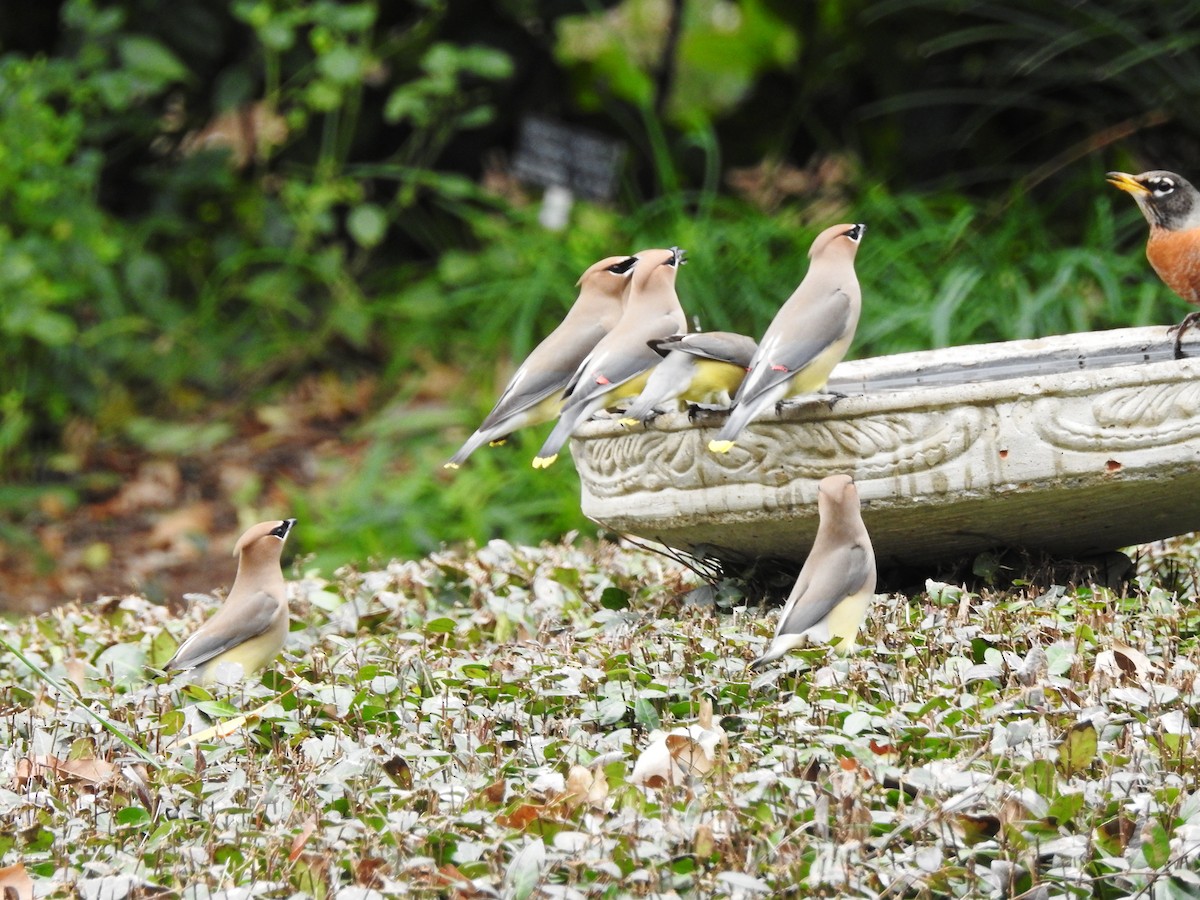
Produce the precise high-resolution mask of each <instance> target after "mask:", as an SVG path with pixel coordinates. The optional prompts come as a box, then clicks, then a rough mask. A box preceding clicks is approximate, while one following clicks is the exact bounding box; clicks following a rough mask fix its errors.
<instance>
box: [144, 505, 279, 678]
mask: <svg viewBox="0 0 1200 900" xmlns="http://www.w3.org/2000/svg"><path fill="white" fill-rule="evenodd" d="M295 524H296V520H295V519H284V520H283V521H282V522H279V521H276V522H260V523H259V524H257V525H254V526H252V527H251V528H249V529H247V530H246V533H245V534H243V535H242V536H241V537H240V538H238V542H237V544H236V545H235V546H234V548H233V555H234V556H236V557H238V567H237V575H236V576H235V577H234V579H233V587H232V588H230V589H229V596H228V597H226V598H225V602H224V603H223V604H221V608H220V609H219V610H217V614H216V615H215V616H213V617H212V618H211V619H209V620H208V621H207V622H205V623H204V624H203V625H201V626H200V627H199V628H198V629H197V630H196V631H195V633H194V634H192V635H191V636H190V637H189V638H188V639H187V640H185V641H184V642H183V643H182V644H180V645H179V649H178V650H176V651H175V655H174V656H172V657H171V659H170V661H169V662H168V663H167V665H166V666H165V668H166V670H167V671H168V672H169V671H171V670H172V669H197V670H198V672H197V674H198V676H199V680H200V681H201V682H202V683H204V684H212V683H213V682H216V681H221V682H229V681H237V680H240V679H241V678H242V677H243V676H245V675H249V674H250V673H251V672H253V671H255V670H257V669H260V668H262V667H263V666H265V665H266V664H267V663H269V662H270V661H271V660H273V659H274V658H275V656H276V655H277V654H278V653H279V651H280V650H282V649H283V642H284V641H285V640H286V639H287V634H288V604H287V584H286V583H285V582H284V580H283V571H282V570H281V569H280V567H279V557H280V554H282V553H283V542H284V541H286V540H287V536H288V534H289V533H290V532H291V530H292V526H294V525H295Z"/></svg>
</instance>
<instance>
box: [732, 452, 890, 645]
mask: <svg viewBox="0 0 1200 900" xmlns="http://www.w3.org/2000/svg"><path fill="white" fill-rule="evenodd" d="M817 511H818V513H819V514H820V522H819V524H818V525H817V539H816V540H815V541H814V542H813V547H812V550H811V551H810V552H809V554H808V559H806V560H805V561H804V566H803V567H802V568H801V569H800V576H799V577H798V578H797V579H796V585H795V587H793V588H792V592H791V594H789V595H788V599H787V603H786V604H785V605H784V607H783V613H782V614H781V615H780V617H779V627H777V628H776V629H775V638H774V639H773V640H772V641H771V646H770V647H768V648H767V652H766V653H764V654H763V655H762V656H760V657H759V658H758V659H756V660H754V662H752V663H751V664H750V666H751V668H759V667H761V666H764V665H766V664H767V663H769V662H772V661H773V660H776V659H779V657H781V656H783V655H784V654H785V653H787V652H788V651H789V650H792V649H794V648H796V647H801V646H803V645H804V644H806V643H807V642H808V641H809V640H814V641H832V640H835V639H836V640H837V643H836V644H835V645H834V650H836V651H837V652H838V653H843V654H845V653H849V652H850V651H851V650H853V649H854V641H855V638H856V637H857V635H858V629H859V626H860V625H862V622H863V619H864V618H866V615H867V605H868V604H869V603H870V601H871V597H872V596H874V594H875V551H874V550H873V549H872V548H871V538H870V536H869V535H868V534H867V528H866V526H865V525H864V524H863V520H862V512H861V510H860V508H859V502H858V490H857V489H856V488H855V487H854V481H853V480H852V479H851V478H850V476H849V475H830V476H829V477H828V478H823V479H822V480H821V483H820V484H818V485H817Z"/></svg>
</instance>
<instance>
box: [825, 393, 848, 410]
mask: <svg viewBox="0 0 1200 900" xmlns="http://www.w3.org/2000/svg"><path fill="white" fill-rule="evenodd" d="M846 396H847V395H846V394H843V393H842V392H841V391H825V392H824V393H823V394H821V395H820V397H819V399H820V401H821V402H822V403H824V404H825V405H826V406H827V407H829V408H830V409H833V408H834V407H835V406H837V403H838V401H839V400H845V399H846Z"/></svg>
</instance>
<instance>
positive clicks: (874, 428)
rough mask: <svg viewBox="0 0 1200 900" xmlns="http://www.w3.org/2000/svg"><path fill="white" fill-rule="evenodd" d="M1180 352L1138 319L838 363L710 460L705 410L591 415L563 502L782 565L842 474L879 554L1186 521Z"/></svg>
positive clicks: (919, 554)
mask: <svg viewBox="0 0 1200 900" xmlns="http://www.w3.org/2000/svg"><path fill="white" fill-rule="evenodd" d="M1184 352H1185V354H1186V357H1185V358H1184V359H1181V360H1176V359H1174V358H1173V357H1172V353H1171V338H1170V337H1168V335H1167V330H1166V329H1165V328H1162V327H1150V328H1128V329H1119V330H1114V331H1102V332H1088V333H1084V334H1068V335H1059V336H1055V337H1047V338H1040V339H1036V340H1023V341H1008V342H1004V343H996V344H980V345H972V346H964V347H949V348H945V349H941V350H928V351H921V352H917V353H903V354H897V355H894V356H883V357H875V358H873V359H862V360H855V361H852V362H846V363H842V364H841V365H840V366H838V368H837V369H836V370H834V373H833V377H832V378H831V379H830V382H829V387H830V389H831V390H834V391H838V392H840V393H843V394H845V395H847V396H846V397H845V398H844V399H841V400H839V401H837V403H836V404H834V405H833V406H832V408H830V406H829V405H828V404H826V403H824V402H821V401H812V400H799V401H793V402H790V403H788V404H786V405H785V407H784V408H783V409H782V410H781V411H780V413H779V414H778V415H774V414H772V415H769V416H764V417H763V418H760V419H759V420H758V421H756V422H754V423H752V424H751V425H750V426H748V427H747V428H746V429H745V430H744V431H743V432H742V435H741V437H740V439H739V440H738V443H737V446H735V447H734V448H733V450H731V451H730V452H729V453H727V454H715V453H712V452H710V451H709V450H708V449H707V444H708V441H709V439H710V438H711V437H712V436H713V435H714V434H715V433H716V427H718V426H719V424H720V422H721V420H722V419H723V416H724V414H723V413H704V414H702V417H700V418H699V419H698V420H697V421H696V422H694V423H693V422H691V421H689V419H688V417H687V416H686V415H685V414H683V413H672V414H669V415H664V416H660V417H659V418H657V419H655V420H654V421H653V422H652V423H651V424H650V425H649V426H647V427H645V428H642V427H634V428H629V427H626V426H623V425H621V424H619V423H618V422H617V421H616V420H597V421H593V422H590V423H588V424H587V425H585V426H584V427H583V428H581V429H580V430H579V432H578V434H577V436H576V438H575V439H574V440H573V441H572V454H573V456H574V459H575V465H576V467H577V468H578V470H579V474H580V480H581V482H582V505H583V511H584V513H585V514H586V515H587V516H588V517H590V518H591V519H593V520H595V521H596V522H598V523H600V524H602V525H603V526H605V527H607V528H610V529H613V530H615V531H618V532H624V533H630V534H634V535H638V536H640V537H642V538H646V539H650V540H655V541H660V542H662V543H664V544H667V545H669V546H672V547H676V548H678V549H681V550H685V551H687V552H689V553H692V554H694V555H698V556H709V557H716V558H718V559H722V560H726V561H730V562H744V561H746V560H750V559H755V558H764V557H766V558H779V559H784V560H794V561H796V562H797V563H798V562H799V561H801V560H803V558H804V557H805V555H806V554H807V553H808V550H809V548H810V547H811V546H812V540H813V536H814V535H815V533H816V526H817V511H816V492H817V482H818V481H820V480H821V478H823V477H825V476H826V475H830V474H832V473H835V472H846V473H849V474H851V475H852V476H853V477H854V479H855V481H856V482H857V484H858V491H859V495H860V497H861V498H862V501H863V519H864V520H865V522H866V524H867V528H868V530H869V531H870V532H871V538H872V542H873V544H874V546H875V552H876V554H877V556H878V557H879V561H880V563H881V564H882V565H885V566H886V565H897V564H899V565H924V564H929V563H935V562H938V561H943V560H950V559H959V558H961V557H963V556H966V555H970V554H973V553H977V552H980V551H983V550H986V549H991V548H998V547H1019V548H1028V549H1031V550H1039V551H1044V552H1047V553H1049V554H1051V555H1053V556H1056V557H1063V558H1081V557H1085V556H1089V555H1092V554H1098V553H1103V552H1105V551H1109V550H1113V549H1117V548H1121V547H1127V546H1130V545H1133V544H1138V543H1144V542H1147V541H1152V540H1157V539H1159V538H1163V537H1168V536H1171V535H1175V534H1181V533H1184V532H1189V531H1195V530H1200V501H1198V500H1197V499H1196V498H1197V497H1198V496H1200V343H1198V342H1196V341H1187V342H1185V344H1184ZM1194 356H1195V357H1198V358H1192V357H1194Z"/></svg>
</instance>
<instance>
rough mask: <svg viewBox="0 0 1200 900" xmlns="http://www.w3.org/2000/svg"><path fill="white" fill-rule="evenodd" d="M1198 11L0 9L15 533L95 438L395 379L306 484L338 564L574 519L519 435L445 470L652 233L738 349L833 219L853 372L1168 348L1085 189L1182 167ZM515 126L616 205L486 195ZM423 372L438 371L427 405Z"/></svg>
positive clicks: (1161, 307)
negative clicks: (1078, 343)
mask: <svg viewBox="0 0 1200 900" xmlns="http://www.w3.org/2000/svg"><path fill="white" fill-rule="evenodd" d="M1190 8H1191V7H1190V5H1189V4H1187V3H1184V2H1152V0H1141V2H1134V0H1101V2H1094V3H1087V4H1077V3H1066V2H1061V3H1045V2H1035V0H1016V2H1006V3H986V2H965V0H888V2H867V0H819V2H811V3H803V4H797V3H791V2H784V0H741V2H730V0H624V2H621V3H608V4H602V5H598V4H592V3H587V4H583V3H577V4H568V3H561V2H548V0H521V2H518V0H506V2H501V3H497V4H488V5H487V6H486V8H479V7H477V6H476V5H473V4H454V3H450V2H446V0H417V2H407V3H386V4H385V3H382V2H378V0H375V2H360V3H333V2H314V3H295V2H287V0H239V2H232V3H226V4H202V3H197V2H187V3H180V4H173V5H171V9H170V12H169V13H168V12H167V11H166V9H165V8H160V7H159V6H158V5H156V4H150V3H146V2H141V0H115V2H98V0H65V2H62V3H57V4H55V3H51V4H45V5H39V7H38V9H37V10H34V11H31V12H30V13H29V15H28V17H26V18H11V17H10V18H0V51H2V53H0V352H2V353H3V357H4V359H5V361H6V366H5V375H4V377H3V378H2V379H0V414H2V419H0V464H2V465H3V468H4V475H5V478H4V481H5V482H6V484H7V487H4V488H0V490H2V491H3V494H2V495H0V501H3V503H4V505H5V508H6V510H7V512H6V515H5V518H6V520H7V521H9V522H10V523H11V522H14V521H17V522H19V521H20V520H21V519H22V518H23V517H28V516H30V515H35V514H36V513H35V512H32V510H35V509H36V506H35V504H33V503H32V502H31V501H30V499H29V498H31V497H36V496H38V494H39V492H40V491H43V490H47V489H54V490H57V491H62V490H64V489H65V490H66V491H67V494H68V496H73V497H75V498H76V499H78V497H79V496H80V491H81V490H82V488H81V487H80V484H81V481H80V479H81V477H82V475H83V474H84V473H83V471H82V470H83V469H85V468H86V466H87V464H88V460H87V459H85V458H81V457H80V456H79V455H78V454H74V453H72V452H71V449H70V445H69V442H65V441H64V435H65V434H67V433H69V432H70V430H71V429H72V428H75V427H79V426H80V424H81V423H84V424H86V427H88V428H91V429H94V430H95V433H96V434H97V435H98V436H99V440H100V441H101V442H103V443H107V444H108V445H111V446H116V447H120V446H128V445H140V446H143V447H145V446H149V447H152V448H153V447H159V446H161V436H162V433H163V429H164V427H165V426H164V425H163V423H164V422H169V421H180V420H182V421H187V422H192V423H206V424H207V425H209V426H211V425H212V424H213V423H212V422H211V421H208V420H209V419H210V418H211V416H212V410H213V408H214V405H213V404H214V402H215V401H217V400H221V401H225V400H228V399H229V398H233V399H234V400H235V401H237V402H238V403H242V404H251V403H256V402H261V401H262V400H263V399H264V398H271V397H274V396H278V395H279V394H280V393H281V392H282V391H286V390H287V389H288V387H289V386H291V385H293V384H295V383H296V381H297V380H298V379H300V378H302V377H303V376H305V375H309V374H311V373H313V372H322V371H330V372H335V373H338V374H339V375H340V376H343V377H346V378H349V379H353V378H356V377H359V376H361V375H363V374H367V373H375V374H379V375H380V377H381V378H382V380H383V384H384V385H385V390H384V391H383V393H384V394H385V395H387V396H389V397H390V398H392V399H391V400H390V401H388V402H386V403H380V404H379V407H378V409H377V410H376V412H375V414H374V415H373V416H372V417H371V418H370V419H369V420H368V421H366V422H364V423H361V424H360V425H359V426H357V429H356V430H355V431H354V432H353V433H352V434H350V435H348V436H349V437H353V438H361V439H363V440H366V441H367V442H368V443H369V449H368V450H367V452H366V455H365V459H364V462H363V465H362V467H361V468H360V469H358V470H356V471H347V472H345V473H342V477H341V478H340V480H338V481H337V487H336V489H333V490H329V491H328V492H327V494H322V493H321V492H320V491H312V490H307V489H302V488H300V487H296V488H295V489H294V490H293V491H291V493H290V498H289V499H290V502H291V503H292V505H293V507H294V512H295V513H296V514H298V515H300V516H302V517H303V518H304V520H305V522H306V523H307V524H308V526H309V527H308V528H307V529H306V530H304V531H303V532H302V535H303V537H302V539H303V540H304V541H305V542H306V543H307V545H308V546H307V548H304V549H309V550H316V551H318V560H319V562H321V563H322V564H328V565H333V564H336V563H338V562H342V561H346V560H351V559H357V560H362V559H364V558H365V557H368V556H372V555H374V556H379V557H384V556H394V555H406V554H413V553H419V552H423V551H426V550H428V549H430V548H433V547H436V546H437V545H438V544H439V543H441V542H445V541H459V540H466V539H474V540H485V539H487V538H490V537H493V536H504V537H508V538H511V539H513V540H518V541H533V542H536V541H538V540H541V539H544V538H549V537H553V536H554V535H556V534H559V533H561V532H562V531H565V530H567V529H570V528H578V527H583V526H584V525H585V523H584V522H583V521H582V519H581V517H580V514H579V512H578V504H577V499H578V486H577V482H576V480H575V477H574V475H573V473H572V472H571V470H570V467H569V464H566V465H562V464H560V465H559V466H556V467H555V469H553V470H551V471H550V472H549V473H535V472H533V471H531V470H530V469H529V467H528V459H529V457H530V456H531V455H532V450H533V447H535V446H536V443H535V442H536V441H537V440H539V439H540V434H534V435H529V436H526V437H524V438H520V439H518V440H517V441H516V442H515V447H513V448H509V449H507V450H501V451H493V452H480V453H479V454H477V455H476V456H475V457H474V458H473V459H472V461H471V463H470V464H469V466H467V467H465V468H464V469H463V470H462V471H461V472H460V473H458V474H457V475H456V476H455V477H454V478H449V477H446V476H445V475H444V474H443V473H442V472H441V471H440V463H441V461H442V460H443V459H444V458H445V457H446V456H447V455H448V454H449V453H450V452H452V451H453V449H454V448H455V447H456V446H457V444H458V442H459V441H461V439H462V438H464V437H465V436H466V434H467V433H469V431H470V430H471V429H472V428H473V427H474V426H475V424H477V423H478V421H479V419H480V418H481V417H482V416H483V415H484V414H485V413H486V411H487V409H488V408H489V407H490V405H491V402H492V401H493V400H494V398H495V396H496V394H497V392H498V391H499V389H500V387H501V386H502V385H503V383H504V381H505V379H506V377H507V375H508V373H509V372H510V371H511V368H512V365H513V364H514V361H515V360H519V358H520V357H521V356H522V355H523V354H524V353H525V352H527V351H528V350H529V349H530V348H531V347H532V346H533V344H534V343H536V341H537V340H538V339H539V338H540V337H541V336H542V335H543V334H545V333H546V332H547V331H548V330H549V329H550V328H551V327H552V326H553V324H554V323H555V322H556V320H557V319H558V317H560V316H561V314H562V312H563V311H564V310H565V309H566V307H567V305H568V304H569V302H570V300H571V299H572V297H573V288H572V285H573V283H574V281H575V279H576V278H577V277H578V274H579V272H581V271H582V270H583V269H584V268H585V267H586V266H587V265H589V264H590V263H591V262H592V261H594V260H595V259H597V258H599V257H601V256H604V255H608V254H611V253H618V252H627V251H630V250H632V249H634V248H636V247H640V246H652V245H662V246H666V245H672V244H678V245H681V246H684V247H686V248H687V250H688V253H689V258H690V260H691V262H690V264H689V266H688V267H687V269H686V270H685V271H684V272H683V274H682V275H681V277H680V286H679V290H680V294H681V297H682V299H683V301H684V304H685V306H686V307H687V308H688V310H689V312H690V313H692V314H694V316H695V317H696V318H697V320H698V321H699V322H700V323H702V325H703V327H705V328H733V329H740V330H744V331H746V332H748V333H751V334H757V333H759V332H761V330H762V328H763V327H764V326H765V324H766V322H767V321H768V320H769V318H770V316H771V314H772V313H773V311H774V310H775V308H776V307H777V306H778V303H779V302H780V301H781V300H782V299H783V298H784V297H786V296H787V294H788V293H789V292H790V291H791V290H792V288H793V287H794V286H795V284H796V283H797V282H798V280H799V279H800V277H801V276H802V275H803V271H804V268H805V263H806V261H805V254H806V251H807V247H808V243H809V241H810V240H811V238H812V236H813V235H814V234H815V233H816V231H817V230H819V229H820V228H821V227H823V226H825V225H827V224H828V223H829V222H830V221H833V220H836V219H841V220H846V219H849V220H853V221H865V222H867V223H868V224H869V225H870V233H869V235H868V238H867V241H866V243H865V245H864V249H863V252H862V254H861V255H860V264H859V271H860V276H861V280H862V282H863V285H864V292H865V296H866V306H865V312H864V318H863V322H862V325H861V328H860V331H859V334H858V338H857V340H856V343H855V347H854V351H853V352H854V354H855V355H859V356H863V355H874V354H879V353H887V352H894V351H900V350H907V349H918V348H924V347H930V346H939V345H946V344H952V343H962V342H973V341H986V340H1002V339H1006V338H1013V337H1026V336H1033V335H1039V334H1049V333H1058V332H1067V331H1074V330H1087V329H1093V328H1106V327H1114V326H1120V325H1132V324H1146V323H1168V322H1173V321H1175V320H1176V319H1177V318H1178V316H1179V309H1178V303H1177V301H1175V300H1174V299H1173V298H1172V297H1171V296H1170V295H1169V294H1168V292H1167V291H1166V290H1165V288H1163V287H1162V286H1161V285H1159V284H1158V283H1157V282H1156V280H1154V279H1153V278H1152V277H1150V276H1149V275H1148V270H1147V267H1146V265H1145V262H1144V260H1143V259H1142V258H1141V254H1140V250H1139V248H1138V245H1139V243H1140V237H1141V233H1142V232H1141V229H1142V227H1143V226H1142V225H1141V221H1140V218H1139V217H1138V215H1137V213H1136V211H1135V210H1134V208H1133V205H1132V204H1130V203H1128V202H1127V200H1126V199H1125V198H1122V197H1120V196H1113V195H1112V194H1111V192H1109V191H1108V189H1107V188H1106V187H1105V186H1104V184H1103V180H1102V173H1103V172H1104V171H1105V169H1108V168H1132V169H1134V170H1140V169H1141V168H1149V167H1151V166H1155V167H1165V168H1173V169H1177V170H1179V171H1183V172H1184V173H1185V174H1187V173H1188V171H1189V164H1190V161H1191V160H1192V159H1194V158H1195V156H1196V154H1195V150H1196V149H1197V148H1196V134H1195V131H1194V125H1193V124H1192V122H1193V117H1192V116H1191V115H1190V111H1191V109H1192V105H1193V100H1194V97H1195V95H1196V93H1197V92H1198V91H1200V69H1198V68H1197V65H1196V62H1195V54H1194V52H1193V50H1194V48H1195V46H1196V43H1197V41H1200V28H1197V27H1196V26H1195V24H1194V23H1193V21H1192V16H1191V14H1190V12H1189V10H1190ZM673 15H677V16H678V18H677V20H675V24H674V25H673V24H672V16H673ZM673 29H676V30H677V38H678V40H677V41H675V42H672V41H671V40H670V39H669V35H670V34H671V33H672V30H673ZM672 48H673V49H672ZM253 104H261V106H260V107H259V108H260V109H262V110H265V111H266V112H267V113H268V114H269V116H268V118H267V120H265V124H263V123H260V125H261V127H259V128H257V129H252V140H251V146H250V147H249V149H248V151H247V154H246V159H245V160H244V163H245V164H244V165H242V166H241V167H235V166H232V165H230V160H229V158H228V155H229V154H228V151H226V150H221V149H213V150H209V151H204V150H201V151H200V152H195V147H193V146H192V145H190V144H189V141H190V140H192V139H193V138H192V137H190V136H194V135H195V134H196V133H198V132H200V131H201V129H202V128H203V127H204V125H205V123H207V122H210V121H211V120H212V119H213V117H214V116H217V115H219V114H221V113H227V112H229V111H231V110H238V111H242V112H243V113H244V111H245V110H247V109H250V108H252V105H253ZM530 113H545V114H550V115H553V116H556V117H558V118H560V119H563V120H565V121H569V122H573V123H576V124H579V125H583V126H587V127H590V128H592V129H593V130H596V131H599V132H602V133H605V134H608V135H611V136H615V137H618V138H620V139H622V140H623V141H625V142H626V143H627V145H628V147H629V154H628V159H627V165H626V169H625V171H624V173H623V179H622V187H621V192H620V195H619V196H618V197H617V198H616V199H615V200H614V201H613V202H612V203H609V204H603V205H595V204H586V203H580V204H578V205H577V206H576V208H575V210H574V212H573V216H572V221H571V225H570V227H569V229H568V230H567V231H566V232H564V233H562V234H554V233H548V232H545V231H544V230H542V229H541V227H540V226H539V225H538V224H537V222H536V216H535V210H534V208H533V206H532V205H530V204H527V203H523V202H520V201H519V200H518V199H515V198H514V195H513V193H512V191H511V190H506V191H496V190H492V189H485V187H484V186H483V185H484V181H485V179H484V175H485V170H489V171H490V170H494V169H495V162H494V161H495V160H496V159H498V158H499V159H502V158H503V155H504V154H505V153H508V152H510V151H511V149H512V147H513V145H514V141H515V134H516V128H517V125H518V123H519V120H520V118H521V116H523V115H525V114H530ZM274 117H277V118H274ZM272 123H273V124H272ZM268 126H270V127H268ZM763 161H766V162H765V164H764V165H763V167H762V168H761V170H759V176H760V181H761V182H762V183H764V184H765V185H766V186H767V187H772V186H775V187H777V186H778V185H779V184H780V183H782V182H781V180H780V179H782V175H780V174H779V173H780V172H789V171H795V170H796V169H797V168H804V167H806V166H808V167H809V168H808V169H806V170H805V171H806V172H807V174H808V176H810V177H809V180H808V181H807V182H805V186H804V187H803V188H802V189H799V190H795V191H792V192H788V191H787V190H782V191H776V192H775V193H769V194H768V199H765V200H764V199H761V197H760V199H759V200H758V201H757V202H751V201H750V200H748V199H747V198H746V197H745V196H739V195H738V194H737V192H735V191H732V190H730V188H729V184H730V182H729V181H728V180H727V175H728V174H729V172H730V170H731V169H733V168H734V167H746V166H755V165H758V164H759V163H760V162H763ZM814 161H816V162H820V161H825V162H830V161H832V162H833V163H835V165H834V166H833V171H834V173H835V174H834V175H832V176H827V177H822V176H821V175H820V173H821V171H823V170H821V169H820V167H819V166H818V165H816V163H815V162H814ZM810 163H813V165H811V166H810ZM772 173H776V174H775V175H774V176H772ZM435 370H436V371H441V372H445V371H450V372H453V373H455V374H456V376H457V380H454V381H452V382H451V383H450V384H449V385H448V386H447V387H446V388H445V390H443V391H442V392H441V394H440V395H438V396H429V390H430V388H429V385H430V384H432V383H438V384H442V383H444V382H438V381H436V379H433V378H432V375H433V373H434V371H435ZM226 408H227V407H226ZM217 424H218V425H220V423H217ZM227 433H228V426H225V428H224V430H222V428H220V427H218V428H217V430H216V431H209V432H207V434H208V435H209V437H210V439H211V440H219V439H220V438H221V437H222V436H223V435H225V434H227ZM156 440H157V441H159V443H158V444H156V443H155V442H156ZM202 446H203V441H200V442H199V443H196V442H192V447H191V449H192V450H197V449H202ZM327 464H328V465H331V466H335V465H336V464H337V463H336V461H327Z"/></svg>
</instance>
